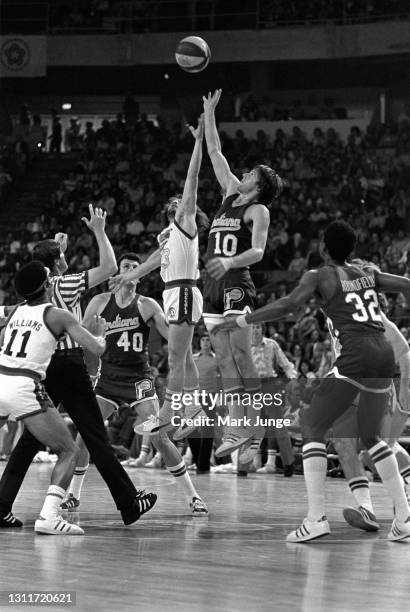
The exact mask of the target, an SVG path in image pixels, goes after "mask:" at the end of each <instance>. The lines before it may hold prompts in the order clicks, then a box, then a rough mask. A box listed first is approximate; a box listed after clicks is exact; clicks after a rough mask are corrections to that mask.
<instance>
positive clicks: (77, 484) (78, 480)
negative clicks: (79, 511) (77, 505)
mask: <svg viewBox="0 0 410 612" xmlns="http://www.w3.org/2000/svg"><path fill="white" fill-rule="evenodd" d="M88 467H89V466H88V464H87V465H86V466H84V467H76V468H75V470H74V474H73V477H72V479H71V482H70V488H69V490H68V492H69V493H71V494H72V496H73V497H75V498H76V499H80V497H81V489H82V486H83V483H84V478H85V475H86V473H87V470H88Z"/></svg>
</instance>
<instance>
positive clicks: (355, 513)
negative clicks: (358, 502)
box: [343, 506, 380, 531]
mask: <svg viewBox="0 0 410 612" xmlns="http://www.w3.org/2000/svg"><path fill="white" fill-rule="evenodd" d="M343 518H344V520H345V521H346V523H348V524H349V525H351V526H352V527H356V528H357V529H363V531H377V530H378V529H380V525H379V523H378V522H377V521H376V517H375V515H374V514H373V512H370V510H367V508H363V506H359V507H358V508H344V509H343Z"/></svg>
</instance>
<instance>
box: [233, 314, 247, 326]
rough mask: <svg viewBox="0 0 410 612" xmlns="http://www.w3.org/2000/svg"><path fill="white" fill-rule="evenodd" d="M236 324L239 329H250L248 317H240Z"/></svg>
mask: <svg viewBox="0 0 410 612" xmlns="http://www.w3.org/2000/svg"><path fill="white" fill-rule="evenodd" d="M236 324H237V326H238V327H248V325H249V323H248V322H247V320H246V315H240V316H239V317H238V318H237V319H236Z"/></svg>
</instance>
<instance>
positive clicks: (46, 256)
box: [0, 204, 157, 528]
mask: <svg viewBox="0 0 410 612" xmlns="http://www.w3.org/2000/svg"><path fill="white" fill-rule="evenodd" d="M89 210H90V219H86V218H85V217H84V218H83V220H84V222H85V223H86V225H87V227H88V228H89V229H90V230H91V231H92V232H93V234H94V236H95V238H96V241H97V245H98V251H99V259H100V261H99V264H98V265H97V266H95V267H92V268H90V269H89V270H84V271H83V272H80V273H79V274H66V275H64V272H66V270H67V262H66V259H65V256H64V252H65V250H66V247H67V236H66V235H65V234H57V235H56V238H55V240H42V241H41V242H39V243H38V244H37V245H36V247H35V248H34V251H33V255H34V257H35V259H37V260H39V261H41V262H42V263H43V265H45V266H46V267H48V268H49V269H50V270H51V283H52V288H53V292H52V296H53V302H54V304H55V305H56V306H59V307H60V308H64V309H66V310H68V311H70V312H71V313H73V314H74V316H75V317H76V318H77V320H79V321H81V319H82V313H81V306H80V300H81V297H82V296H83V294H84V293H85V291H87V290H88V289H89V288H91V287H95V286H97V285H99V284H100V283H102V282H104V281H105V280H107V279H108V278H110V276H112V275H113V274H115V272H116V271H117V262H116V261H115V255H114V251H113V249H112V246H111V244H110V241H109V240H108V237H107V234H106V232H105V220H106V215H107V213H106V212H104V211H103V210H102V209H101V208H96V209H94V207H93V205H92V204H90V206H89ZM44 386H45V388H46V391H47V393H48V394H49V395H50V397H51V399H52V401H53V402H54V405H56V406H58V404H60V403H61V404H63V406H64V408H65V410H66V411H67V412H68V414H69V416H70V417H71V418H72V420H73V422H74V424H75V426H76V428H77V430H78V431H79V432H80V433H81V435H82V437H83V439H84V440H85V443H86V445H87V448H88V450H89V451H90V454H91V457H92V459H93V461H94V465H95V466H96V468H97V470H98V471H99V472H100V474H101V476H102V477H103V479H104V481H105V482H106V484H107V486H108V488H109V490H110V493H111V495H112V497H113V499H114V501H115V503H116V506H117V508H118V510H120V512H121V516H122V519H123V521H124V524H125V525H132V524H133V523H135V522H136V521H137V520H139V518H140V517H141V516H142V514H144V513H145V512H147V511H148V510H149V509H150V508H152V507H153V506H154V504H155V501H156V498H157V497H156V495H155V494H153V493H145V491H142V490H137V489H136V488H135V486H134V484H133V482H132V481H131V479H130V478H129V476H128V474H127V473H126V471H125V470H124V468H123V467H122V466H121V464H120V462H119V461H118V460H117V458H116V456H115V453H114V450H113V449H112V447H111V446H110V444H109V441H108V437H107V432H106V429H105V427H104V421H103V420H102V417H101V412H100V409H99V406H98V403H97V400H96V397H95V393H94V391H93V388H92V386H91V382H90V377H89V375H88V372H87V369H86V366H85V362H84V354H83V351H82V349H81V348H80V347H79V346H78V345H77V344H76V342H74V341H73V340H72V339H71V338H70V337H69V336H65V337H63V338H62V339H61V340H59V342H58V344H57V350H56V352H55V353H54V355H53V357H52V359H51V362H50V365H49V367H48V368H47V377H46V380H45V382H44ZM40 448H41V445H40V443H39V442H38V441H37V440H36V438H34V437H33V436H32V435H31V434H30V432H29V431H28V430H27V429H24V431H23V434H22V435H21V436H20V439H19V441H18V442H17V444H16V446H15V448H14V449H13V452H12V453H11V455H10V458H9V460H8V462H7V466H6V468H5V470H4V472H3V474H2V477H1V479H0V528H2V527H5V528H9V527H14V528H15V527H21V526H22V523H21V521H18V519H15V520H14V521H13V523H12V524H10V521H8V520H7V521H5V520H4V517H6V516H8V517H10V515H12V512H11V510H12V505H13V503H14V500H15V498H16V496H17V493H18V491H19V488H20V486H21V483H22V482H23V479H24V476H25V474H26V472H27V470H28V468H29V467H30V464H31V461H32V460H33V457H34V456H35V454H36V453H37V452H38V450H40Z"/></svg>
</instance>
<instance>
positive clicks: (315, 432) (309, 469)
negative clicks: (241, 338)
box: [214, 221, 410, 542]
mask: <svg viewBox="0 0 410 612" xmlns="http://www.w3.org/2000/svg"><path fill="white" fill-rule="evenodd" d="M355 244H356V236H355V233H354V230H353V228H352V227H351V226H350V225H348V224H347V223H344V222H342V221H335V222H333V223H331V224H330V225H329V226H328V227H327V229H326V231H325V236H324V244H323V245H322V255H323V257H324V259H325V262H326V265H324V266H323V267H322V268H319V269H318V270H310V271H309V272H306V273H305V274H304V275H303V277H302V279H301V280H300V282H299V284H298V286H297V287H296V288H295V289H294V290H293V291H292V292H291V293H290V294H289V295H288V296H286V297H284V298H282V299H280V300H278V301H276V302H274V303H273V304H268V305H267V306H264V307H263V308H260V309H258V310H256V311H255V312H254V313H252V314H247V315H241V316H239V317H235V318H232V319H231V320H228V321H226V322H224V323H222V324H221V325H220V327H219V328H220V329H223V330H226V329H235V328H237V327H244V326H247V325H251V324H252V323H261V322H263V321H271V320H274V319H279V318H281V317H283V316H284V315H286V314H287V313H290V312H296V311H297V310H298V308H299V307H300V306H302V305H303V304H304V303H305V302H306V301H307V299H308V298H309V297H311V296H312V295H317V296H318V297H319V299H320V300H321V303H322V308H323V310H324V312H325V313H326V315H327V316H328V319H329V320H331V326H332V328H333V334H334V335H335V336H336V337H337V338H338V340H339V342H340V353H339V355H338V356H337V359H336V361H335V364H334V367H333V369H332V370H331V372H330V375H329V376H328V377H327V378H326V379H324V380H323V381H322V382H321V384H320V386H319V388H318V390H317V391H316V393H315V395H314V396H313V400H312V403H311V405H310V407H309V408H308V409H307V410H306V412H305V413H304V415H303V426H302V427H303V432H304V446H303V468H304V475H305V481H306V487H307V493H308V516H307V518H306V519H304V521H303V523H302V525H301V527H299V528H298V529H296V530H295V531H293V532H291V533H290V534H289V535H288V537H287V541H288V542H307V541H309V540H313V539H315V538H319V537H322V536H324V535H327V534H329V533H330V528H329V523H328V521H327V519H326V516H325V513H324V489H325V480H326V467H327V455H326V447H325V435H326V432H327V431H328V429H329V428H330V427H331V426H332V424H333V423H334V422H335V421H336V419H338V418H340V417H341V416H342V414H344V413H345V412H346V410H348V409H349V408H350V406H351V404H352V402H353V400H354V398H355V397H356V395H357V392H358V391H360V400H359V405H358V429H359V434H360V438H361V440H362V442H363V444H364V446H365V447H366V449H367V450H368V452H369V455H370V456H371V458H372V460H373V462H374V464H375V466H376V468H377V470H378V472H379V474H380V476H381V479H382V481H383V483H384V485H385V487H386V489H387V491H388V493H389V495H390V497H391V498H392V500H393V504H394V508H395V518H394V520H393V524H392V528H391V530H390V533H389V535H388V539H389V540H403V539H406V538H409V537H410V508H409V505H408V502H407V499H406V495H405V492H404V489H403V487H402V482H401V477H400V474H399V468H398V465H397V461H396V458H395V457H394V454H393V453H392V451H391V449H390V448H389V446H388V445H387V444H386V442H384V441H382V440H381V439H380V429H381V423H382V419H383V417H384V414H385V411H386V406H387V402H388V395H389V389H390V385H391V381H392V377H393V374H394V372H395V359H394V353H393V349H392V346H391V344H390V343H389V342H388V341H387V340H386V338H385V334H384V326H383V322H382V317H381V313H380V307H379V302H378V295H377V292H378V291H387V292H402V293H403V294H404V295H405V296H406V298H407V299H410V280H409V279H407V278H404V277H400V276H394V275H392V274H384V273H379V272H376V271H373V270H372V271H370V270H369V271H364V270H362V269H360V268H359V267H357V266H354V265H351V264H349V263H347V258H348V257H349V255H350V254H351V253H352V251H353V250H354V247H355ZM217 331H218V328H215V330H214V332H217Z"/></svg>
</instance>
